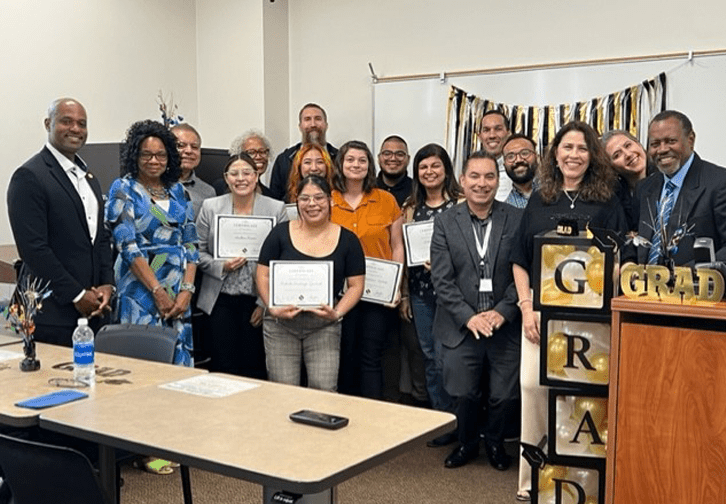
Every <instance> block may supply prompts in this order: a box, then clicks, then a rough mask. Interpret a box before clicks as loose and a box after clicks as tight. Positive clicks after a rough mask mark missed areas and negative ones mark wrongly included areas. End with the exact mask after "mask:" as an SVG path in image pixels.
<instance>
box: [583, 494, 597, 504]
mask: <svg viewBox="0 0 726 504" xmlns="http://www.w3.org/2000/svg"><path fill="white" fill-rule="evenodd" d="M585 504H599V503H598V502H597V497H595V496H594V495H588V496H587V499H585Z"/></svg>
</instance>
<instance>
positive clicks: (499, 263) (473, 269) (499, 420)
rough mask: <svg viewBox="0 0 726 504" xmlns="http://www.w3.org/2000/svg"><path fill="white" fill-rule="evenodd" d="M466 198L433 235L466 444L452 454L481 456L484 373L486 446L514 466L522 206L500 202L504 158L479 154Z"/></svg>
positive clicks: (442, 319) (435, 273) (447, 372)
mask: <svg viewBox="0 0 726 504" xmlns="http://www.w3.org/2000/svg"><path fill="white" fill-rule="evenodd" d="M459 182H460V183H461V186H462V188H463V189H464V196H465V197H466V201H465V202H462V203H459V204H458V205H456V206H454V207H453V208H451V209H450V210H448V211H446V212H444V213H443V214H441V215H439V216H438V217H437V218H436V219H435V221H434V234H433V237H432V240H431V277H432V279H433V282H434V289H435V290H436V295H437V307H436V316H435V318H434V334H435V336H436V338H439V339H440V340H441V342H442V344H443V349H442V357H443V368H444V369H443V372H444V388H445V389H446V391H447V392H448V393H449V394H450V395H451V397H452V398H453V400H454V405H455V406H454V407H455V413H456V417H457V421H458V428H457V429H458V438H459V443H460V445H459V446H458V447H457V448H456V449H455V450H454V451H453V452H452V453H451V454H450V455H449V456H448V457H447V458H446V461H445V464H444V465H445V466H446V467H448V468H455V467H460V466H462V465H464V464H466V463H468V462H470V461H471V460H473V459H475V458H476V457H477V456H478V455H479V422H478V419H477V417H478V413H479V410H480V408H479V403H480V399H481V395H482V390H481V378H482V374H483V373H484V372H487V373H488V375H489V397H488V401H487V404H488V406H487V411H488V418H487V423H486V431H485V436H486V450H487V456H488V457H489V461H490V462H491V464H492V466H494V467H495V468H496V469H499V470H502V471H503V470H506V469H507V468H508V467H509V465H510V463H511V458H510V457H509V456H508V455H507V453H506V452H505V450H504V443H503V441H504V431H505V426H506V424H507V422H508V421H510V418H511V415H512V414H513V412H516V406H517V403H518V401H519V395H518V390H519V359H520V326H521V321H520V315H519V309H518V308H517V294H516V290H515V287H514V282H513V279H512V267H511V265H510V264H509V256H510V252H511V247H512V246H513V244H514V243H516V240H514V237H515V233H516V231H517V228H518V226H519V221H520V219H521V215H522V211H521V210H520V209H518V208H514V207H513V206H511V205H507V204H506V203H501V202H499V201H496V200H495V199H494V197H495V195H496V193H497V188H498V186H499V171H498V169H497V161H496V158H494V156H492V155H491V154H489V153H487V152H484V151H479V152H476V153H474V154H472V155H471V157H470V158H469V159H467V161H466V163H465V164H464V167H463V169H462V174H461V177H460V179H459Z"/></svg>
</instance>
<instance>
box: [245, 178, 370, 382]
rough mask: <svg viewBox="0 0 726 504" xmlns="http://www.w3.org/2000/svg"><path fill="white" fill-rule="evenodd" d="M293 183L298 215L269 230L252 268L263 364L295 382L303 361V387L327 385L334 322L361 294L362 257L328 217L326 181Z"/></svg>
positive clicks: (333, 359)
mask: <svg viewBox="0 0 726 504" xmlns="http://www.w3.org/2000/svg"><path fill="white" fill-rule="evenodd" d="M296 189H297V191H296V192H297V195H298V196H297V209H298V215H299V218H298V220H294V221H288V222H285V223H282V224H280V225H279V226H277V227H276V228H275V229H273V230H272V232H271V233H270V235H269V236H268V237H267V239H266V240H265V243H264V244H263V245H262V250H261V251H260V258H259V264H258V267H257V290H258V292H259V294H260V298H261V299H262V301H263V302H264V304H265V306H267V310H266V312H267V313H266V315H265V318H264V321H263V334H264V341H265V352H266V355H267V371H268V374H269V377H270V380H272V381H275V382H280V383H288V384H291V385H299V384H300V367H301V363H302V362H304V363H305V369H306V370H307V376H308V385H309V386H310V387H312V388H317V389H321V390H328V391H334V390H336V388H337V381H338V366H339V357H340V335H341V321H342V319H343V317H344V316H345V315H346V314H347V313H348V312H349V311H350V310H351V309H352V308H353V306H355V304H356V303H357V302H358V300H360V298H361V295H362V294H363V284H364V278H365V258H364V256H363V250H362V248H361V245H360V242H359V241H358V239H357V238H356V237H355V235H354V234H353V233H351V232H350V231H348V230H347V229H345V228H343V227H341V226H339V225H337V224H333V223H332V222H331V221H330V207H331V195H330V186H329V185H328V183H327V181H326V180H325V179H324V178H321V177H319V176H317V175H308V176H307V177H305V178H303V179H302V180H301V181H300V182H299V183H298V185H297V187H296ZM344 283H347V289H345V292H343V290H344ZM321 296H322V297H321ZM326 298H327V299H329V302H324V301H323V302H321V299H326Z"/></svg>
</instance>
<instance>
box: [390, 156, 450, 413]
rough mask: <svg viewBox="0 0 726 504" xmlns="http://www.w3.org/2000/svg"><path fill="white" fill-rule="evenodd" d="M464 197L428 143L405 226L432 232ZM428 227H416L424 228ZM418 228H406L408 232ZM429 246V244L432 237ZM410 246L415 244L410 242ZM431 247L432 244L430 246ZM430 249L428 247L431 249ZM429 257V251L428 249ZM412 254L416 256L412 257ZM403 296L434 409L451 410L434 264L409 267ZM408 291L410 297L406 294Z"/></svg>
mask: <svg viewBox="0 0 726 504" xmlns="http://www.w3.org/2000/svg"><path fill="white" fill-rule="evenodd" d="M460 195H461V189H460V188H459V184H457V182H456V177H455V176H454V167H453V165H452V163H451V159H450V158H449V155H448V154H447V152H446V150H445V149H444V148H443V147H441V146H440V145H438V144H433V143H432V144H428V145H425V146H424V147H422V148H421V149H419V151H418V152H417V153H416V156H414V158H413V187H412V192H411V196H410V197H409V198H408V199H407V200H406V202H405V203H404V204H403V215H404V220H405V221H406V223H407V224H408V223H412V222H422V223H423V222H428V223H429V224H430V225H431V228H430V230H431V232H433V220H434V217H436V215H438V214H440V213H441V212H443V211H445V210H448V209H449V208H451V207H452V206H454V205H455V204H456V202H457V200H458V198H459V196H460ZM423 226H425V225H421V226H417V227H419V228H422V227H423ZM414 229H415V227H407V228H406V232H409V231H411V234H413V230H414ZM428 236H429V244H430V236H431V235H430V234H429V235H428ZM407 243H408V247H409V248H411V247H412V246H413V244H414V240H413V239H407ZM429 247H430V245H429ZM429 247H427V248H429ZM426 253H427V254H428V250H426ZM409 255H413V254H409ZM402 290H403V291H404V296H403V297H402V299H401V305H400V306H399V310H400V312H401V315H402V316H403V317H404V318H405V319H406V320H411V316H412V315H413V322H414V325H415V326H416V334H417V335H418V340H419V343H420V344H421V350H422V352H423V355H424V372H425V376H426V389H427V391H428V394H429V400H430V401H431V406H432V407H433V408H434V409H437V410H440V411H450V410H451V407H452V404H451V398H450V397H449V395H448V394H447V393H446V391H445V390H444V386H443V376H442V364H441V343H438V344H437V342H436V341H435V339H434V335H433V332H432V330H433V323H434V314H435V313H436V293H435V292H434V286H433V283H432V281H431V261H430V259H429V260H428V261H426V262H425V263H424V264H422V265H421V264H419V265H416V266H411V265H410V264H409V266H408V282H406V283H405V285H403V286H402ZM406 292H408V293H409V296H406V295H405V293H406ZM409 299H410V302H409Z"/></svg>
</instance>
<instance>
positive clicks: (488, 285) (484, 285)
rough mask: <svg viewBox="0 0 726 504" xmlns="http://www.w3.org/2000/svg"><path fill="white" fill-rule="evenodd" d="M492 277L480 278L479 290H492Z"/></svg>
mask: <svg viewBox="0 0 726 504" xmlns="http://www.w3.org/2000/svg"><path fill="white" fill-rule="evenodd" d="M492 290H493V289H492V279H491V278H482V279H480V280H479V292H492Z"/></svg>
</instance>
